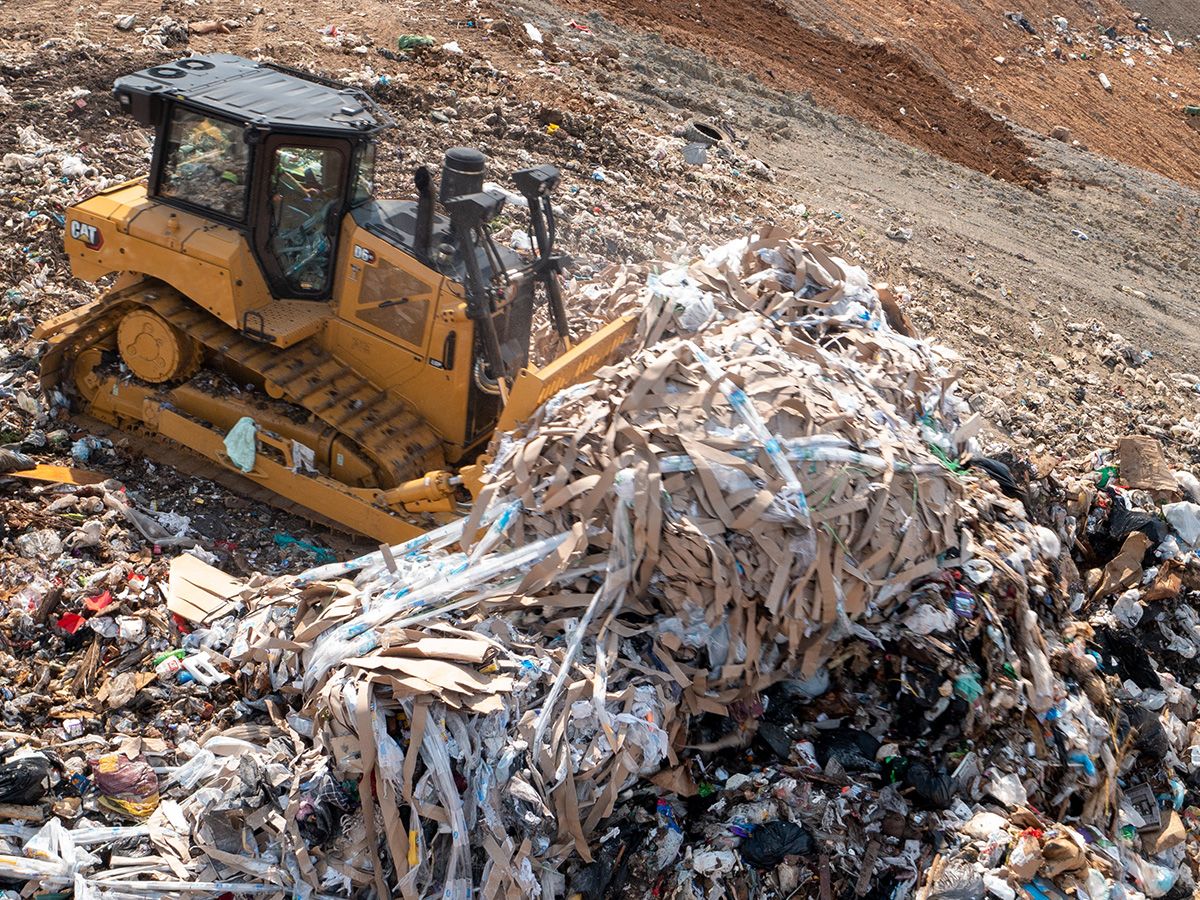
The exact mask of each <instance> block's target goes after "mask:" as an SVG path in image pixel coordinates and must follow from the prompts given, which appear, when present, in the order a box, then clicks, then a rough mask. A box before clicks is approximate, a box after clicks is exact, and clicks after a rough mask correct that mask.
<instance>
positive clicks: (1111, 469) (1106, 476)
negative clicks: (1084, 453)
mask: <svg viewBox="0 0 1200 900" xmlns="http://www.w3.org/2000/svg"><path fill="white" fill-rule="evenodd" d="M1116 474H1117V467H1116V466H1105V467H1104V468H1103V469H1101V470H1100V487H1102V488H1106V487H1108V483H1109V482H1110V481H1112V480H1113V478H1115V477H1116Z"/></svg>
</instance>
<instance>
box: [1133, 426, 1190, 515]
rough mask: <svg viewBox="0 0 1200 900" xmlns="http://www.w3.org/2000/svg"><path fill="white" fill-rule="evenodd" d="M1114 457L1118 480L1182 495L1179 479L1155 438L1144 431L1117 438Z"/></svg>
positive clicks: (1144, 488)
mask: <svg viewBox="0 0 1200 900" xmlns="http://www.w3.org/2000/svg"><path fill="white" fill-rule="evenodd" d="M1117 459H1118V461H1119V463H1120V466H1121V481H1122V482H1123V483H1124V484H1126V485H1127V486H1129V487H1131V488H1137V489H1138V490H1144V491H1152V492H1154V493H1155V494H1156V495H1159V494H1161V495H1167V496H1176V497H1177V496H1180V495H1181V493H1182V491H1180V489H1179V482H1177V481H1176V480H1175V476H1174V475H1172V474H1171V467H1170V466H1168V465H1167V460H1166V458H1165V457H1164V456H1163V452H1162V445H1161V444H1160V443H1159V442H1158V438H1154V437H1150V436H1149V435H1145V434H1134V435H1129V436H1127V437H1123V438H1121V439H1120V440H1119V441H1117ZM1158 499H1163V497H1162V496H1159V497H1158Z"/></svg>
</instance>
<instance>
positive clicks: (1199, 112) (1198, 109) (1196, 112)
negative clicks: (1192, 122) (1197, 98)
mask: <svg viewBox="0 0 1200 900" xmlns="http://www.w3.org/2000/svg"><path fill="white" fill-rule="evenodd" d="M1183 111H1184V113H1185V114H1186V115H1189V116H1200V106H1185V107H1184V108H1183Z"/></svg>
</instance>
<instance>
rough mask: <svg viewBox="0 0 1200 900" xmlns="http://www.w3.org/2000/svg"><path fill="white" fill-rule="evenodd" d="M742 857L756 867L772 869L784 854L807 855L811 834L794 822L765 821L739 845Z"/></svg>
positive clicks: (810, 851)
mask: <svg viewBox="0 0 1200 900" xmlns="http://www.w3.org/2000/svg"><path fill="white" fill-rule="evenodd" d="M738 849H740V850H741V851H742V859H744V860H746V862H748V863H749V864H750V865H752V866H754V867H755V868H757V869H773V868H775V867H776V866H777V865H779V864H780V863H781V862H783V858H784V857H785V856H808V855H809V854H811V853H812V852H813V836H812V835H811V834H809V833H808V832H807V831H805V830H804V829H803V828H801V827H800V826H799V825H796V824H795V823H794V822H778V821H777V822H767V823H766V824H765V825H760V826H758V828H755V829H754V831H753V832H752V833H751V835H750V836H749V837H748V838H746V839H745V840H743V841H742V846H741V847H739V848H738Z"/></svg>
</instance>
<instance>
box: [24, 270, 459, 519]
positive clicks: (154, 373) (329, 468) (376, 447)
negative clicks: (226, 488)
mask: <svg viewBox="0 0 1200 900" xmlns="http://www.w3.org/2000/svg"><path fill="white" fill-rule="evenodd" d="M42 330H43V331H44V332H45V333H46V335H47V336H48V338H49V345H50V346H49V348H48V349H47V352H46V354H45V356H44V357H43V361H42V385H43V388H44V389H45V390H47V391H49V390H50V389H53V388H57V389H59V390H60V391H62V392H63V393H64V394H66V395H67V396H68V397H69V398H70V400H71V402H72V405H73V406H74V407H75V409H76V411H77V412H81V413H84V414H86V415H88V416H89V417H92V418H94V419H97V420H100V421H101V422H104V423H106V424H107V425H109V426H114V427H116V428H119V429H121V430H122V431H125V432H128V433H131V434H133V435H138V436H141V437H143V438H145V437H157V438H158V439H159V440H161V439H162V438H167V439H169V440H170V441H172V442H173V443H174V444H175V445H176V447H175V448H172V449H173V451H174V450H178V451H180V452H190V453H192V454H199V455H200V456H202V457H204V458H205V459H206V460H208V461H209V462H210V463H215V464H216V465H217V466H218V467H220V469H221V470H222V471H223V472H224V473H236V474H237V475H240V476H242V477H244V478H246V479H249V480H250V481H251V482H252V483H254V484H255V485H257V486H260V487H262V488H265V489H266V491H267V492H268V493H266V494H264V496H268V497H269V496H270V494H276V495H279V499H280V502H279V503H277V504H276V505H280V506H282V507H283V508H285V509H287V510H288V511H289V512H291V511H296V510H297V509H307V510H317V509H319V510H321V511H322V513H323V515H322V516H321V517H320V518H321V519H322V520H323V521H328V520H333V521H334V522H336V523H337V524H340V525H342V526H344V527H346V528H347V529H349V530H351V531H355V532H358V533H362V534H368V535H371V536H373V537H375V538H376V539H378V540H384V541H389V542H399V541H403V540H408V539H409V538H412V537H415V536H416V535H417V534H419V533H421V532H422V531H424V530H426V529H427V528H429V527H431V526H432V525H434V524H436V522H437V519H435V518H433V515H435V514H438V513H443V514H449V513H453V512H454V511H455V501H454V490H455V488H454V485H453V484H452V483H451V479H450V476H449V473H446V472H445V471H443V469H444V466H445V460H444V457H443V452H442V444H441V441H440V439H439V438H438V436H437V435H436V434H435V433H434V432H433V431H432V430H431V429H430V428H429V427H428V425H427V424H425V422H424V421H423V420H422V419H421V418H420V417H418V416H417V415H416V414H415V413H414V412H413V411H412V410H411V408H410V407H409V405H408V404H407V403H406V402H405V400H404V399H403V398H402V397H400V396H398V395H397V394H396V393H395V392H394V391H386V390H382V389H380V388H379V387H378V386H376V385H374V384H372V383H370V382H369V381H367V380H365V379H364V378H362V377H361V376H360V375H358V374H356V373H355V372H354V371H352V370H351V369H350V368H349V367H347V366H345V365H343V364H342V363H340V362H338V361H337V360H336V359H335V358H334V357H332V356H331V355H330V354H329V353H328V352H327V351H326V350H325V349H324V348H323V347H322V346H321V345H320V344H319V343H318V342H317V339H316V338H308V339H306V340H304V341H301V342H300V343H297V344H295V345H293V346H291V347H288V348H286V349H280V348H278V347H275V346H272V345H270V344H265V343H260V342H258V341H254V340H251V339H249V338H247V337H245V336H244V335H242V334H241V333H239V332H238V331H236V330H235V329H233V328H230V327H229V326H228V325H226V324H225V323H223V322H221V321H220V320H218V319H216V318H215V317H214V316H212V315H210V314H209V313H207V312H205V311H204V310H203V309H201V308H200V307H198V306H197V305H196V304H194V303H192V302H191V301H190V300H188V299H187V298H186V297H185V296H183V295H182V294H181V293H179V292H178V291H176V290H175V289H174V288H171V287H170V286H168V285H165V284H162V283H158V282H151V283H147V282H144V281H143V282H139V283H138V284H135V285H133V286H131V287H128V288H125V289H122V290H117V291H114V292H112V293H110V294H109V295H108V296H106V297H104V298H102V299H101V300H99V301H97V302H96V303H94V304H91V305H89V306H86V307H83V308H82V309H80V310H76V311H73V312H71V313H68V314H66V315H65V316H62V317H60V318H59V319H56V320H54V321H52V322H47V323H45V325H44V326H43V329H42ZM118 360H119V361H120V362H121V363H123V364H124V366H125V369H127V371H124V372H123V371H122V369H121V366H120V365H118ZM243 417H249V418H251V419H253V420H254V422H255V424H256V426H257V437H258V447H259V450H258V452H257V454H256V457H255V460H254V465H253V467H252V469H251V470H250V471H249V472H245V471H242V470H240V469H239V468H238V466H237V465H236V464H235V463H234V462H233V460H231V459H230V457H229V455H228V453H227V451H226V447H225V442H224V439H225V435H226V434H227V433H228V432H229V430H230V429H231V428H232V427H233V426H234V425H235V424H236V423H237V421H238V420H240V419H241V418H243ZM154 455H155V456H156V457H157V458H158V459H160V460H162V461H165V462H172V461H173V460H172V457H173V456H175V455H176V454H175V453H174V452H172V453H170V454H154ZM221 480H222V481H227V479H221ZM256 493H257V492H256ZM288 501H291V502H290V503H289V502H288Z"/></svg>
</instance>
